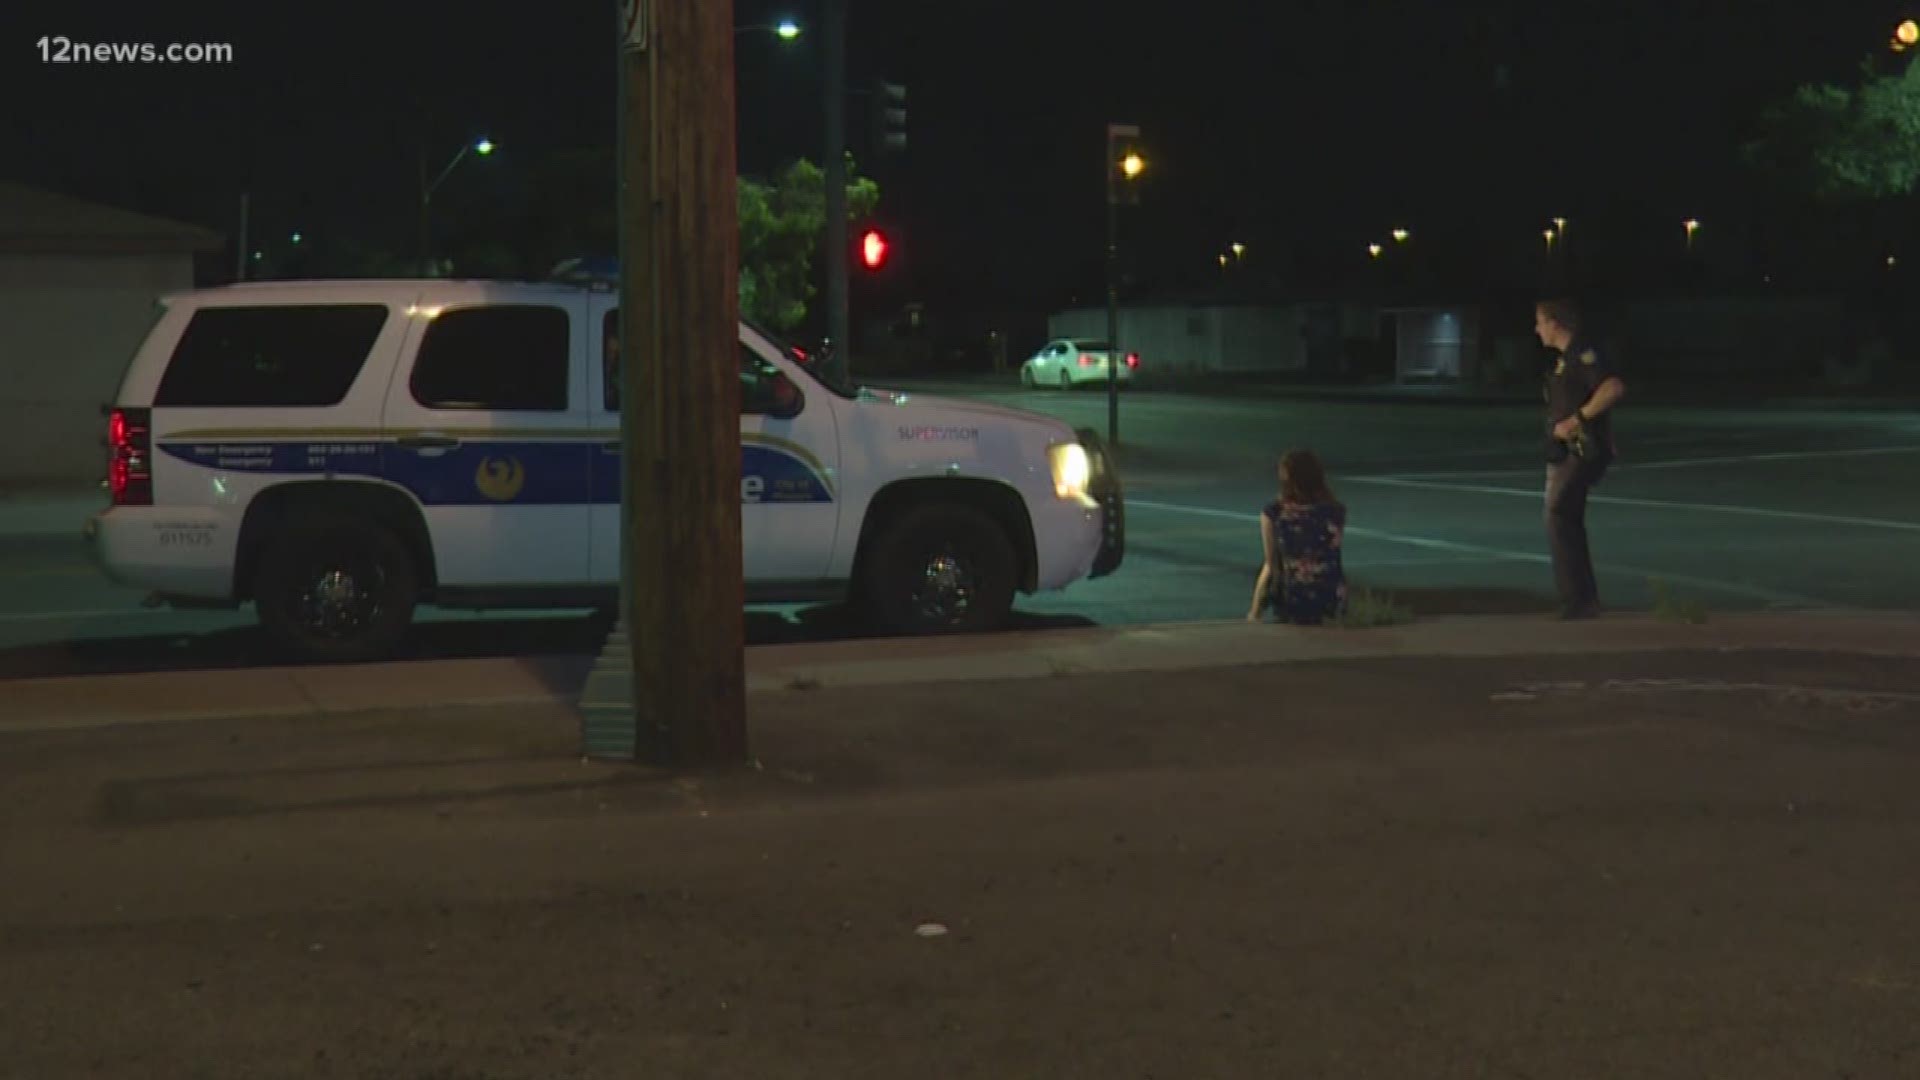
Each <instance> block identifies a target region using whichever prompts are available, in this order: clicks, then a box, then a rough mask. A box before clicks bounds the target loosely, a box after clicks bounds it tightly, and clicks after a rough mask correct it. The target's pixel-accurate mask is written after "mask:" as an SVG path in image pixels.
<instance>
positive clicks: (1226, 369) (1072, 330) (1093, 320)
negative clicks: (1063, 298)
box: [1047, 302, 1378, 380]
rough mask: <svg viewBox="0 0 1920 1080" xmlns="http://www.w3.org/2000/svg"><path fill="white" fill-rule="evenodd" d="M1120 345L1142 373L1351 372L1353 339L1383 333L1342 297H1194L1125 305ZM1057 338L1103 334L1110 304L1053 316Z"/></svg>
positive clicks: (1050, 323) (1050, 324) (1050, 326)
mask: <svg viewBox="0 0 1920 1080" xmlns="http://www.w3.org/2000/svg"><path fill="white" fill-rule="evenodd" d="M1118 329H1119V337H1120V341H1119V345H1120V347H1121V348H1122V349H1124V350H1126V351H1127V352H1135V353H1139V354H1140V373H1139V374H1140V378H1141V379H1142V380H1154V379H1159V378H1170V379H1175V380H1178V379H1182V378H1187V377H1193V376H1297V377H1301V378H1310V377H1328V378H1333V377H1345V376H1350V375H1354V374H1357V373H1356V372H1355V371H1353V370H1352V369H1353V364H1352V360H1353V349H1352V348H1351V345H1352V343H1354V342H1357V341H1364V340H1366V339H1369V338H1372V337H1374V336H1375V335H1376V334H1377V333H1378V327H1377V325H1376V324H1375V323H1374V321H1373V315H1372V314H1371V312H1370V310H1369V309H1367V308H1365V307H1360V306H1354V305H1343V304H1337V303H1321V302H1301V303H1291V304H1272V305H1259V304H1246V303H1191V304H1154V305H1140V306H1137V307H1123V308H1121V309H1120V311H1119V327H1118ZM1047 333H1048V335H1049V336H1050V337H1052V338H1085V339H1095V340H1104V339H1105V338H1106V336H1107V312H1106V309H1105V308H1077V309H1073V310H1068V311H1062V312H1057V313H1055V314H1054V315H1053V316H1052V317H1051V318H1049V319H1048V320H1047Z"/></svg>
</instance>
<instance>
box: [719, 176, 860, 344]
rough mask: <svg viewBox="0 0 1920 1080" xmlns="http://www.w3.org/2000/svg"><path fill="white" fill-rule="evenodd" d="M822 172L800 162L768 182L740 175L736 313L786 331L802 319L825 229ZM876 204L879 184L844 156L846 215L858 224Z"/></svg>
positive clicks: (810, 291)
mask: <svg viewBox="0 0 1920 1080" xmlns="http://www.w3.org/2000/svg"><path fill="white" fill-rule="evenodd" d="M825 180H826V177H825V173H824V171H823V170H822V169H821V168H820V167H819V166H818V165H815V164H814V163H813V162H811V161H808V160H806V159H805V158H802V159H800V160H798V161H795V162H793V163H792V164H790V165H788V166H787V167H786V168H784V169H782V170H781V171H780V172H779V174H778V175H777V176H776V177H775V178H774V180H773V182H772V183H767V182H765V181H761V180H756V179H751V178H747V177H742V178H741V179H740V188H739V209H740V312H741V314H742V315H743V316H745V317H746V318H749V319H753V320H755V321H756V322H760V323H763V324H765V325H766V326H768V327H769V328H771V329H774V330H779V331H786V330H791V329H793V328H794V327H796V326H798V325H800V323H801V322H802V321H804V320H805V319H806V317H807V301H808V300H811V299H812V298H813V294H814V287H813V262H814V258H815V257H816V256H817V255H818V254H819V252H820V237H821V234H822V233H823V232H824V231H825V229H826V223H827V199H826V183H825ZM879 204H880V186H879V185H878V184H876V183H875V182H874V181H873V180H872V179H871V178H870V177H863V176H860V175H859V173H858V172H856V171H855V169H854V166H853V155H851V154H849V155H847V216H848V218H849V219H851V220H858V219H860V218H863V217H866V216H867V215H869V214H872V213H873V211H874V208H875V207H877V206H878V205H879Z"/></svg>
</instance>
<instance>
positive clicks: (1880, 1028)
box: [0, 619, 1920, 1080]
mask: <svg viewBox="0 0 1920 1080" xmlns="http://www.w3.org/2000/svg"><path fill="white" fill-rule="evenodd" d="M1782 630H1783V628H1782V627H1780V626H1772V627H1770V626H1768V625H1765V624H1762V623H1758V622H1752V623H1748V624H1746V625H1739V624H1738V623H1737V621H1736V620H1726V621H1725V622H1721V623H1715V624H1710V625H1709V626H1706V627H1700V628H1693V627H1665V626H1658V625H1652V624H1649V623H1647V622H1645V621H1642V620H1632V619H1622V620H1619V621H1618V622H1617V623H1608V624H1600V625H1597V626H1594V625H1577V626H1566V627H1556V626H1552V625H1549V624H1546V623H1542V622H1540V621H1538V620H1534V621H1528V622H1524V623H1523V622H1516V621H1513V620H1507V621H1504V622H1485V623H1476V624H1473V626H1471V627H1469V626H1463V625H1442V624H1440V623H1434V624H1427V625H1425V626H1417V627H1407V628H1400V629H1396V630H1392V631H1383V632H1372V631H1369V632H1365V633H1361V632H1355V633H1352V634H1324V633H1323V634H1318V635H1313V634H1312V633H1311V632H1308V631H1293V630H1287V629H1284V628H1277V627H1265V626H1244V625H1241V626H1225V625H1198V626H1188V627H1158V628H1147V629H1141V630H1136V631H1124V632H1123V631H1091V632H1085V633H1070V634H1063V635H1058V636H1049V635H1036V636H1033V637H1030V638H1026V639H1024V640H1013V639H970V640H966V641H959V642H944V643H927V642H913V643H905V644H884V645H882V644H869V643H851V644H849V645H846V646H832V647H818V648H815V647H805V648H800V649H787V650H783V651H779V652H775V651H772V650H767V651H761V652H757V653H756V654H755V656H754V658H753V664H754V670H755V677H756V679H760V680H765V679H767V678H768V677H769V676H771V677H772V678H774V679H776V680H777V679H778V678H779V677H781V675H783V674H785V673H788V672H811V673H813V675H812V676H811V677H817V678H820V679H832V680H839V681H838V682H836V683H835V684H833V685H828V686H823V687H821V688H820V689H802V688H801V687H798V686H796V687H794V688H792V689H780V688H773V689H766V688H765V687H766V683H765V682H764V681H763V682H762V683H760V684H759V685H761V686H762V690H761V692H758V693H755V694H753V695H752V696H751V697H750V699H749V702H748V709H749V714H750V715H749V727H750V732H751V747H750V750H751V753H752V755H753V758H754V761H753V764H752V767H750V768H745V769H737V770H723V771H714V772H710V773H701V774H671V773H668V772H665V771H662V770H658V769H652V768H645V767H634V766H627V765H609V764H603V763H598V762H582V761H581V760H580V759H579V757H578V754H577V750H576V745H577V726H576V719H575V717H574V715H573V712H572V710H571V708H570V707H568V706H566V705H564V704H560V703H557V702H548V703H545V704H533V705H517V706H511V707H506V706H501V707H492V708H467V709H424V710H418V709H416V710H390V711H385V712H354V713H351V714H346V713H341V714H338V715H329V716H327V717H326V718H324V719H323V720H320V721H316V720H315V719H314V717H313V716H312V715H281V716H266V717H262V716H251V717H245V718H239V719H231V720H224V721H203V722H183V723H174V724H166V725H152V726H146V727H138V728H126V729H122V730H118V731H113V732H102V731H93V730H84V731H39V732H18V731H16V732H11V733H8V732H0V837H3V839H4V842H0V882H4V883H5V887H4V888H0V970H5V971H6V972H7V978H6V979H4V980H0V1047H4V1048H5V1049H4V1052H0V1076H8V1077H12V1076H18V1077H21V1078H23V1080H25V1078H32V1080H66V1078H68V1077H74V1078H79V1077H95V1076H110V1077H151V1078H154V1080H172V1078H176V1077H178V1078H180V1080H255V1078H259V1077H270V1076H271V1077H279V1076H289V1077H291V1076H315V1077H388V1078H392V1080H430V1078H437V1080H453V1078H472V1080H481V1078H485V1080H601V1078H605V1080H627V1078H633V1077H649V1078H651V1077H660V1078H673V1080H707V1078H711V1080H739V1078H743V1077H752V1078H760V1077H796V1078H798V1077H821V1078H823V1080H825V1078H831V1080H850V1078H868V1077H871V1078H874V1080H882V1078H885V1080H894V1078H898V1077H913V1076H925V1077H930V1078H931V1077H938V1078H940V1080H1006V1078H1009V1077H1100V1078H1107V1077H1114V1078H1121V1077H1125V1078H1146V1077H1162V1078H1164V1077H1179V1078H1186V1077H1196V1078H1199V1077H1208V1078H1211V1077H1223V1078H1224V1077H1236V1078H1237V1077H1325V1078H1355V1080H1358V1078H1369V1080H1371V1078H1374V1077H1410V1078H1420V1080H1455V1078H1458V1080H1468V1078H1485V1077H1491V1076H1516V1077H1517V1076H1532V1077H1553V1078H1555V1080H1587V1078H1592V1080H1617V1078H1619V1077H1626V1076H1634V1077H1647V1078H1657V1080H1665V1078H1669V1077H1671V1078H1673V1080H1682V1078H1686V1080H1693V1078H1697V1077H1705V1076H1724V1077H1738V1078H1740V1080H1804V1078H1806V1077H1812V1076H1857V1077H1888V1078H1892V1077H1902V1076H1914V1075H1916V1073H1917V1071H1920V1044H1917V1043H1916V1041H1915V1035H1914V1029H1913V1019H1912V1018H1913V1012H1914V1003H1915V1000H1916V995H1920V960H1916V958H1917V957H1920V932H1916V930H1915V928H1914V920H1913V901H1912V898H1913V897H1914V896H1915V895H1917V893H1916V889H1920V869H1917V868H1916V867H1917V866H1920V864H1916V863H1915V861H1914V860H1912V859H1910V858H1905V857H1903V856H1902V853H1903V852H1908V851H1911V850H1913V849H1914V846H1915V844H1916V843H1920V788H1916V786H1915V785H1914V783H1913V780H1912V777H1913V773H1914V770H1915V766H1916V764H1917V763H1920V725H1916V724H1915V723H1914V720H1915V718H1916V717H1920V667H1916V665H1914V664H1913V663H1912V661H1911V660H1910V659H1906V658H1905V654H1904V652H1903V650H1904V651H1910V650H1911V649H1912V647H1913V644H1914V641H1915V637H1914V634H1913V632H1912V626H1911V623H1906V622H1900V623H1896V622H1895V621H1893V620H1887V621H1884V622H1882V623H1880V624H1879V625H1877V626H1876V625H1875V624H1874V623H1873V622H1871V621H1838V620H1836V621H1830V622H1824V623H1823V622H1803V623H1802V628H1801V630H1800V632H1799V633H1798V635H1797V640H1798V641H1799V642H1800V644H1801V646H1802V648H1803V649H1804V648H1806V647H1808V646H1810V645H1814V644H1818V645H1820V646H1822V647H1832V646H1836V645H1842V646H1846V647H1849V648H1859V647H1870V648H1874V649H1876V650H1881V649H1887V650H1892V651H1893V652H1895V653H1901V655H1900V658H1897V659H1882V660H1863V659H1861V658H1859V657H1855V656H1846V655H1841V654H1837V653H1807V652H1797V653H1787V654H1783V653H1779V652H1774V651H1759V652H1756V651H1748V650H1750V649H1755V648H1764V647H1766V646H1767V644H1768V643H1770V642H1773V641H1777V640H1779V639H1780V637H1781V635H1782ZM1876 631H1877V632H1876ZM1529 640H1531V641H1532V646H1531V648H1532V653H1531V655H1526V656H1514V655H1472V654H1474V653H1476V652H1478V653H1488V654H1490V653H1491V652H1492V651H1493V650H1495V649H1501V650H1505V649H1511V648H1515V647H1520V646H1524V645H1527V644H1528V642H1529ZM1309 641H1311V642H1314V643H1315V644H1314V645H1313V646H1312V647H1309V646H1308V645H1306V644H1305V643H1306V642H1309ZM1624 648H1637V649H1638V650H1639V651H1618V652H1613V651H1608V652H1605V653H1604V655H1598V656H1596V655H1592V654H1591V653H1590V652H1589V650H1592V649H1602V650H1615V649H1624ZM1416 653H1423V654H1431V655H1430V657H1429V658H1426V659H1417V658H1408V657H1410V656H1413V655H1414V654H1416ZM1174 654H1180V655H1182V656H1184V658H1185V659H1184V663H1185V664H1186V665H1187V666H1186V669H1185V670H1173V669H1172V667H1171V665H1172V663H1173V661H1172V660H1171V659H1170V657H1171V656H1172V655H1174ZM1359 654H1365V655H1367V656H1369V657H1370V659H1367V660H1366V661H1365V662H1362V663H1309V662H1294V661H1303V660H1306V659H1310V658H1325V657H1332V656H1337V655H1348V656H1354V655H1359ZM1049 655H1050V656H1053V657H1055V658H1065V657H1072V656H1078V657H1080V658H1081V660H1082V661H1083V662H1085V663H1087V664H1089V665H1094V664H1099V665H1102V667H1101V668H1100V670H1098V671H1097V672H1089V673H1087V674H1062V675H1060V676H1059V677H1046V678H1041V677H1031V675H1034V674H1039V673H1040V671H1039V668H1038V666H1037V665H1036V664H1035V660H1036V659H1037V658H1039V657H1042V656H1049ZM1155 657H1159V658H1160V659H1159V661H1158V662H1159V663H1161V664H1162V665H1163V667H1162V668H1161V669H1157V670H1151V671H1131V672H1129V671H1124V670H1115V668H1116V667H1118V666H1119V664H1120V663H1121V662H1122V661H1125V662H1130V663H1142V664H1145V663H1149V662H1154V658H1155ZM1248 658H1256V659H1257V660H1259V661H1260V662H1255V663H1253V664H1251V665H1247V664H1242V666H1236V667H1220V666H1215V665H1218V664H1221V663H1240V662H1241V661H1244V660H1246V659H1248ZM889 662H891V663H892V664H894V665H897V667H895V668H888V667H887V666H886V665H887V664H888V663H889ZM397 667H399V668H400V669H401V670H400V671H398V672H396V673H394V674H393V675H391V676H386V677H385V678H386V679H387V681H385V682H383V683H372V682H369V683H367V684H366V685H365V687H364V688H363V690H364V692H365V693H367V694H370V695H372V696H376V697H377V696H379V695H380V694H405V693H416V692H417V691H414V690H410V689H409V688H408V687H409V684H410V682H411V681H413V680H412V679H411V678H409V676H414V677H418V676H421V675H423V674H424V672H425V671H426V670H427V669H413V668H411V667H408V666H405V665H399V666H397ZM1007 668H1024V669H1025V670H1027V671H1028V672H1029V677H1021V678H1012V679H1001V680H988V681H976V682H967V683H964V684H959V683H946V684H921V685H910V684H907V683H904V682H899V681H889V680H894V679H895V678H896V676H898V675H902V674H904V673H906V672H910V671H917V672H920V673H921V674H923V675H924V674H926V673H928V672H933V673H938V674H942V675H947V676H953V675H960V676H962V677H968V678H975V677H982V673H983V672H986V671H990V670H995V669H1007ZM376 674H377V673H375V672H374V671H372V670H370V669H331V670H330V671H325V672H321V671H312V670H310V671H308V672H305V673H303V674H301V675H300V676H299V677H298V679H297V682H298V685H299V686H300V687H301V688H302V689H303V690H304V691H305V692H307V693H309V694H313V695H315V698H316V700H315V701H314V702H313V703H312V704H311V706H310V707H311V708H315V709H322V708H350V707H355V706H357V705H358V704H359V703H360V702H357V701H355V700H352V699H351V698H350V696H349V695H350V693H351V691H350V690H349V689H348V687H349V685H350V684H352V683H354V682H355V681H357V680H359V679H362V678H373V677H376ZM480 674H481V673H480V671H479V669H475V668H471V667H467V668H456V667H445V668H442V669H441V673H440V674H439V675H438V676H436V677H435V678H434V679H433V680H432V682H433V683H434V684H435V685H436V686H439V687H440V688H442V689H445V690H451V689H453V687H454V684H456V683H457V682H460V681H463V680H473V679H476V678H478V677H480ZM288 678H289V679H293V677H291V676H289V677H288ZM330 684H331V688H330ZM211 685H215V686H218V685H219V683H218V680H216V681H215V682H214V683H213V684H211ZM13 689H15V687H14V686H6V687H0V693H5V692H8V691H11V690H13ZM75 689H77V688H75ZM496 689H500V688H496ZM173 692H177V693H181V694H188V693H191V691H190V689H189V688H187V687H184V686H179V685H176V686H175V687H174V689H173ZM331 692H337V693H339V694H340V695H342V696H341V697H340V698H338V699H337V700H336V699H325V698H323V697H322V695H324V694H327V693H331ZM514 692H518V691H517V690H515V691H514ZM422 696H425V695H424V694H423V695H422ZM9 703H11V701H9Z"/></svg>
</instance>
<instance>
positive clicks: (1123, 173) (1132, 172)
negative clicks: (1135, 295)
mask: <svg viewBox="0 0 1920 1080" xmlns="http://www.w3.org/2000/svg"><path fill="white" fill-rule="evenodd" d="M1140 145H1141V143H1140V126H1139V125H1138V124H1117V123H1112V122H1109V123H1108V124H1107V161H1106V167H1105V169H1104V170H1103V171H1104V172H1105V173H1106V182H1107V357H1108V363H1107V442H1108V443H1109V444H1111V445H1114V446H1118V445H1119V444H1120V381H1119V380H1120V374H1119V371H1118V366H1119V365H1117V364H1115V363H1113V362H1112V361H1113V358H1114V357H1117V356H1119V355H1121V353H1120V207H1121V206H1122V205H1126V206H1137V205H1139V203H1140V185H1139V183H1138V181H1139V179H1140V174H1141V173H1144V172H1146V171H1147V159H1146V158H1145V157H1143V156H1142V155H1141V153H1140V151H1139V149H1138V147H1139V146H1140Z"/></svg>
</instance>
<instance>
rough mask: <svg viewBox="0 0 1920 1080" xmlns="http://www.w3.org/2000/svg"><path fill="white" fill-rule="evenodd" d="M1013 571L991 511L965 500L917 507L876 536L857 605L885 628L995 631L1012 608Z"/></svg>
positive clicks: (1015, 568) (919, 631)
mask: <svg viewBox="0 0 1920 1080" xmlns="http://www.w3.org/2000/svg"><path fill="white" fill-rule="evenodd" d="M941 564H944V565H941ZM1017 572H1018V566H1017V564H1016V559H1015V555H1014V549H1013V543H1012V542H1011V541H1010V540H1009V539H1008V538H1007V534H1006V532H1005V530H1003V529H1001V528H1000V526H999V524H998V523H996V522H995V521H994V520H993V519H992V518H990V517H988V516H987V515H986V514H984V513H982V512H980V511H978V510H975V509H973V508H971V507H967V506H955V505H941V504H932V505H926V506H919V507H915V508H914V509H912V510H909V511H907V512H906V513H904V514H902V515H901V516H900V517H899V518H897V519H895V520H894V521H893V522H891V523H890V524H888V525H887V526H886V528H885V530H884V531H883V532H882V533H881V534H880V535H879V536H877V537H876V538H875V539H874V542H873V547H872V548H871V549H870V550H869V551H868V553H867V556H866V558H865V560H864V563H863V566H862V568H861V575H860V577H861V580H860V584H859V587H860V599H861V606H862V608H863V610H864V612H865V615H866V617H867V620H868V621H869V623H871V624H872V625H873V626H874V627H875V628H876V629H878V630H880V631H881V632H883V633H889V634H962V633H976V632H979V631H983V630H993V629H997V628H998V627H1000V626H1001V625H1002V624H1003V623H1005V622H1006V618H1007V613H1008V612H1010V611H1012V610H1013V593H1014V585H1015V578H1016V575H1017Z"/></svg>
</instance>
